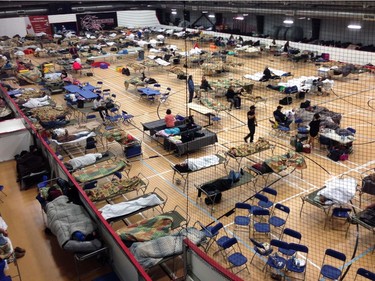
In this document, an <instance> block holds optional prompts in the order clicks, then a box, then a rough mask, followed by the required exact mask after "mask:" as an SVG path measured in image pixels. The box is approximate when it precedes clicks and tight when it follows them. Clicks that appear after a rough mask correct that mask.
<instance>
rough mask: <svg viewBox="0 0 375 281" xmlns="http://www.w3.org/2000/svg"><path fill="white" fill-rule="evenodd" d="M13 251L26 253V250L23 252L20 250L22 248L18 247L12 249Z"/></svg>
mask: <svg viewBox="0 0 375 281" xmlns="http://www.w3.org/2000/svg"><path fill="white" fill-rule="evenodd" d="M14 251H15V252H16V253H26V250H25V249H22V248H20V247H16V248H15V249H14Z"/></svg>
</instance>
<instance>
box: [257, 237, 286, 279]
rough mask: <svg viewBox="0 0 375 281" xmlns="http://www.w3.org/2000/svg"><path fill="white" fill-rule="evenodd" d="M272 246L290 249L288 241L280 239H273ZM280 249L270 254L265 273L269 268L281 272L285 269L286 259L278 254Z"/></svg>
mask: <svg viewBox="0 0 375 281" xmlns="http://www.w3.org/2000/svg"><path fill="white" fill-rule="evenodd" d="M270 245H271V247H276V248H278V249H280V248H281V249H288V247H289V245H288V243H286V242H284V241H280V240H275V239H272V240H271V242H270ZM278 253H279V251H278V250H277V251H274V254H272V255H269V256H268V258H267V261H266V264H265V265H264V269H263V270H265V274H267V272H268V270H271V269H273V270H275V271H276V272H279V271H281V270H283V269H284V267H285V265H286V259H285V258H283V257H282V256H281V255H279V254H278Z"/></svg>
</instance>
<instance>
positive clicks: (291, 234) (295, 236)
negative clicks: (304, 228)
mask: <svg viewBox="0 0 375 281" xmlns="http://www.w3.org/2000/svg"><path fill="white" fill-rule="evenodd" d="M301 239H302V234H301V233H300V232H298V231H295V230H293V229H290V228H285V229H284V230H283V232H282V236H281V240H282V241H284V242H287V243H294V244H299V243H300V242H301ZM279 252H280V253H281V254H283V255H284V256H287V257H291V256H293V255H294V254H295V251H294V250H293V249H283V248H280V249H279Z"/></svg>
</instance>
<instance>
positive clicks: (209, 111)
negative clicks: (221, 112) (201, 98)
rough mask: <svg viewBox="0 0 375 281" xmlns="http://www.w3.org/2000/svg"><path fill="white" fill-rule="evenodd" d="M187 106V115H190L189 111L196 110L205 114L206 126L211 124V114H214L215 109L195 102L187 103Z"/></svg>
mask: <svg viewBox="0 0 375 281" xmlns="http://www.w3.org/2000/svg"><path fill="white" fill-rule="evenodd" d="M188 108H189V115H191V111H195V112H198V113H200V114H202V115H205V116H207V117H208V125H207V126H210V125H212V123H211V116H215V111H214V110H213V109H210V108H208V107H205V106H203V105H200V104H196V103H189V104H188Z"/></svg>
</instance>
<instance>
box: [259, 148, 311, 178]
mask: <svg viewBox="0 0 375 281" xmlns="http://www.w3.org/2000/svg"><path fill="white" fill-rule="evenodd" d="M264 162H265V163H266V164H267V165H268V166H269V167H270V168H271V169H272V171H274V172H275V173H279V172H281V171H284V170H285V169H286V168H288V167H295V168H296V169H299V170H301V169H306V168H307V165H306V162H305V158H304V157H303V156H301V155H300V154H298V153H295V152H294V151H289V152H288V153H287V154H283V155H276V156H272V157H271V158H268V159H266V160H265V161H264Z"/></svg>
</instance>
